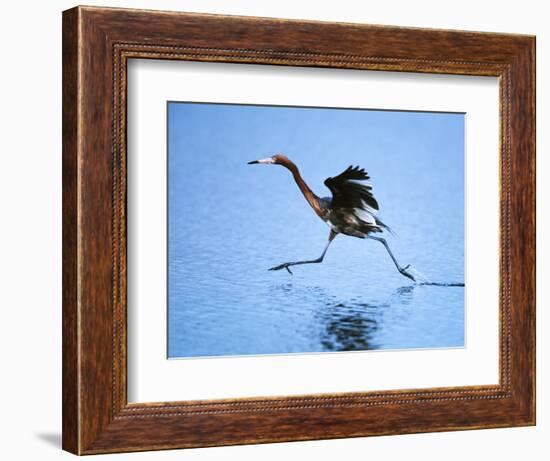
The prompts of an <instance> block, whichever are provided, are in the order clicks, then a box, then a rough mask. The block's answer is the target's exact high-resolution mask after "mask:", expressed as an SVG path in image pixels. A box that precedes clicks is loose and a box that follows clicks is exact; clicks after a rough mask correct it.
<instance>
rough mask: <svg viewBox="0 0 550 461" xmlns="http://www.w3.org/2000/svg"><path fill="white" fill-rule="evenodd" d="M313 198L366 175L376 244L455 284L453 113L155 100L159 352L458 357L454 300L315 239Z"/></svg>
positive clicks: (451, 290) (460, 266)
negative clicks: (164, 307) (279, 157)
mask: <svg viewBox="0 0 550 461" xmlns="http://www.w3.org/2000/svg"><path fill="white" fill-rule="evenodd" d="M275 153H284V154H285V155H287V156H288V157H289V158H290V159H292V160H293V161H294V162H295V163H296V164H297V165H298V167H299V168H300V171H301V173H302V176H303V177H304V179H305V180H306V182H307V183H308V184H309V185H310V187H311V188H312V189H313V191H314V192H315V193H316V194H317V195H319V196H321V197H324V196H330V191H329V190H328V189H326V187H325V186H324V185H323V181H324V180H325V179H326V178H327V177H329V176H335V175H337V174H339V173H340V172H341V171H343V170H344V169H345V168H346V167H347V166H348V165H360V166H361V167H364V168H365V169H366V170H367V171H368V173H369V174H370V176H371V178H372V182H373V187H374V194H375V197H376V198H377V200H378V203H379V205H380V214H379V216H380V218H381V219H382V220H383V221H384V222H385V223H386V224H388V225H389V226H390V227H391V228H392V229H393V231H394V233H395V235H394V236H392V235H388V236H387V240H388V243H389V245H390V246H391V248H392V250H393V252H394V254H395V255H396V257H397V259H398V260H399V261H400V263H401V264H402V265H406V264H412V265H413V266H414V268H415V269H416V270H418V271H419V272H421V273H422V274H423V275H424V276H425V277H426V279H427V280H430V281H435V282H463V281H464V115H463V114H449V113H423V112H401V111H378V110H344V109H327V108H290V107H274V106H263V107H262V106H247V105H225V104H198V103H181V102H170V103H168V157H169V158H168V160H169V162H168V165H169V166H168V212H169V213H168V216H169V217H168V356H169V357H171V358H176V357H203V356H227V355H247V354H286V353H311V352H326V351H349V350H368V349H407V348H442V347H462V346H464V316H465V311H464V288H463V287H441V286H426V285H418V284H414V283H412V282H411V281H410V280H408V279H407V278H405V277H403V276H402V275H401V274H399V273H398V272H397V271H396V269H395V267H394V265H393V264H392V262H391V260H390V258H389V256H388V254H387V253H386V251H385V250H384V248H383V246H382V245H381V244H380V243H378V242H375V241H372V240H361V239H357V238H353V237H348V236H344V235H339V236H337V237H336V239H335V240H334V242H333V243H332V245H331V247H330V249H329V251H328V253H327V256H326V258H325V260H324V262H323V263H322V264H311V265H303V266H297V267H294V268H293V272H294V275H290V274H288V273H287V272H286V271H284V270H282V271H277V272H273V271H268V270H267V269H268V268H270V267H272V266H274V265H277V264H280V263H283V262H286V261H297V260H303V259H313V258H316V257H318V256H319V255H320V254H321V252H322V250H323V248H324V246H325V244H326V241H327V237H328V235H329V228H328V227H327V225H326V224H325V223H324V222H322V221H321V220H320V219H319V218H318V217H317V216H316V215H315V214H314V212H313V211H312V209H311V208H310V207H309V205H308V204H307V202H306V201H305V200H304V198H303V196H302V195H301V193H300V191H299V190H298V188H297V187H296V184H295V183H294V180H293V178H292V176H291V174H290V173H289V171H287V170H286V169H284V168H283V167H281V166H276V165H247V162H248V161H249V160H254V159H258V158H264V157H268V156H270V155H272V154H275Z"/></svg>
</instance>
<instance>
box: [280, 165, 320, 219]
mask: <svg viewBox="0 0 550 461" xmlns="http://www.w3.org/2000/svg"><path fill="white" fill-rule="evenodd" d="M281 165H282V166H284V167H285V168H287V169H288V170H290V172H291V173H292V176H293V177H294V181H296V184H297V185H298V187H299V188H300V190H301V191H302V194H304V197H305V199H306V200H307V203H309V204H310V206H311V208H313V210H314V211H315V213H317V215H319V216H321V206H320V204H319V197H317V196H316V195H315V194H314V193H313V191H312V190H311V189H310V188H309V186H308V185H307V184H306V182H305V181H304V180H303V178H302V176H301V175H300V171H299V170H298V167H297V166H296V165H295V164H294V163H293V162H292V161H291V160H286V161H284V162H281Z"/></svg>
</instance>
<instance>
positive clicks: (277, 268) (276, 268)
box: [269, 263, 294, 275]
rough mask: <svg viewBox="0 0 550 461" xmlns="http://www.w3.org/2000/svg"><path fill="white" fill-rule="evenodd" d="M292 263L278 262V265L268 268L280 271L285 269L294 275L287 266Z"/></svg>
mask: <svg viewBox="0 0 550 461" xmlns="http://www.w3.org/2000/svg"><path fill="white" fill-rule="evenodd" d="M291 265H292V263H283V264H279V265H278V266H274V267H271V268H269V270H270V271H280V270H281V269H286V270H287V271H288V273H289V274H290V275H294V274H293V273H292V271H291V270H290V268H289V266H291Z"/></svg>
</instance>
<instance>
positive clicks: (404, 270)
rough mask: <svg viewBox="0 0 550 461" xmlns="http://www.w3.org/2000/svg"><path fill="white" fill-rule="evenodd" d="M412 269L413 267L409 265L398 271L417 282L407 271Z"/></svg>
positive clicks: (399, 268)
mask: <svg viewBox="0 0 550 461" xmlns="http://www.w3.org/2000/svg"><path fill="white" fill-rule="evenodd" d="M410 267H411V265H410V264H407V265H406V266H405V267H398V268H397V270H398V271H399V272H400V273H401V274H402V275H404V276H405V277H407V278H410V279H411V280H412V281H413V282H416V279H415V278H414V276H413V275H412V274H411V273H410V272H408V271H407V269H409V268H410Z"/></svg>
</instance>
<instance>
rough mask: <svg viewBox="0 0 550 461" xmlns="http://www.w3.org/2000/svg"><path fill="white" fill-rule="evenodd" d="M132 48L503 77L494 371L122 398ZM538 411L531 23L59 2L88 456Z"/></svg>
mask: <svg viewBox="0 0 550 461" xmlns="http://www.w3.org/2000/svg"><path fill="white" fill-rule="evenodd" d="M131 58H145V59H169V60H191V61H217V62H231V63H254V64H258V65H261V64H276V65H284V66H314V67H329V68H346V69H368V70H385V71H407V72H424V73H440V74H459V75H487V76H496V77H498V78H499V85H500V120H499V122H500V179H501V188H500V288H499V289H500V292H499V297H500V302H499V309H500V317H499V319H500V320H499V326H500V331H499V340H500V343H499V376H500V379H499V384H498V385H492V386H467V387H451V388H435V389H416V390H414V391H411V390H397V391H391V392H388V391H380V392H364V393H342V394H330V395H302V396H296V397H292V396H291V397H282V396H281V397H270V398H261V399H258V398H247V399H234V400H209V401H191V402H185V401H183V402H162V403H151V404H142V403H139V404H134V403H128V401H127V394H126V371H127V364H126V313H127V312H126V311H127V305H126V238H125V236H126V220H125V206H126V97H127V96H126V64H127V62H128V60H129V59H131ZM243 379H246V378H245V377H243ZM533 424H535V38H534V37H532V36H521V35H508V34H494V33H477V32H475V33H474V32H458V31H446V30H426V29H409V28H398V27H386V26H371V25H356V24H333V23H320V22H306V21H288V20H279V19H266V18H249V17H223V16H215V15H199V14H185V13H171V12H157V11H140V10H124V9H110V8H93V7H77V8H73V9H71V10H68V11H65V12H64V13H63V448H64V449H65V450H68V451H70V452H72V453H77V454H92V453H107V452H123V451H137V450H155V449H168V448H181V447H201V446H213V445H232V444H243V443H265V442H276V441H289V440H310V439H325V438H336V437H357V436H370V435H382V434H403V433H412V432H430V431H443V430H463V429H477V428H490V427H507V426H525V425H533Z"/></svg>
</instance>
